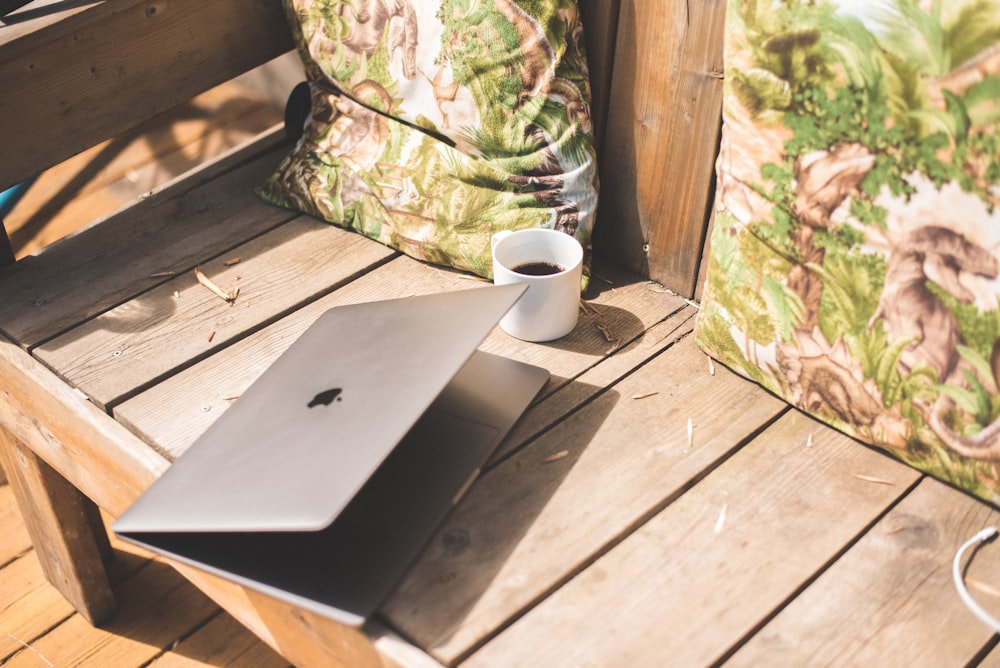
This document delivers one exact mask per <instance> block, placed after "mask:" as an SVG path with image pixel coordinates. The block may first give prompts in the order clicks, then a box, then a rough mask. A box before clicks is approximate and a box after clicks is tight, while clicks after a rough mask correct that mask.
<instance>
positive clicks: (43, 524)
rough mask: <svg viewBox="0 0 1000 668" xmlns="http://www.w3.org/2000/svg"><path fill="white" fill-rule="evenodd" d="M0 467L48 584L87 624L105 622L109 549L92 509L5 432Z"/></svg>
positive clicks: (109, 604) (0, 438) (110, 601)
mask: <svg viewBox="0 0 1000 668" xmlns="http://www.w3.org/2000/svg"><path fill="white" fill-rule="evenodd" d="M0 465H2V466H3V468H4V469H5V470H6V472H7V478H8V481H9V483H10V485H11V490H12V491H13V492H14V497H15V498H16V499H17V505H18V508H19V509H20V511H21V514H22V515H23V516H24V523H25V526H26V527H27V529H28V534H29V535H30V536H31V542H32V544H34V546H35V552H36V554H37V555H38V560H39V561H40V562H41V565H42V570H43V571H44V572H45V576H46V577H47V578H48V580H49V582H51V583H52V585H53V586H54V587H55V588H56V589H58V590H59V592H60V593H62V595H63V596H65V597H66V600H68V601H69V602H70V604H71V605H72V606H73V607H74V608H76V610H77V612H79V613H80V614H81V615H82V616H83V617H84V618H85V619H86V620H87V621H89V622H90V623H91V624H94V625H99V624H101V623H103V622H104V621H107V620H108V619H109V618H110V617H111V615H112V614H113V613H114V611H115V599H114V594H113V593H112V591H111V584H110V582H109V581H108V575H107V572H106V571H105V569H104V558H105V557H107V556H110V552H111V550H110V544H109V543H108V537H107V532H106V531H105V529H104V526H103V524H102V523H101V521H100V513H99V512H98V509H97V506H96V505H95V504H94V503H93V502H92V501H91V500H90V499H88V498H87V497H85V496H84V495H83V494H81V493H80V492H79V490H77V489H76V488H75V487H73V486H72V485H71V484H70V483H69V482H67V481H66V479H65V478H63V477H62V476H61V475H59V474H58V473H56V471H55V470H53V469H52V467H50V466H49V465H48V464H46V463H45V462H44V461H42V460H41V459H39V458H38V456H37V455H35V453H34V452H32V451H31V450H29V449H28V448H26V447H24V446H23V445H22V444H21V443H20V442H18V441H17V439H15V438H14V437H13V436H12V435H11V434H10V433H9V432H7V431H6V430H4V429H0Z"/></svg>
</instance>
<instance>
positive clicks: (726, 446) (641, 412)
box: [383, 337, 785, 665]
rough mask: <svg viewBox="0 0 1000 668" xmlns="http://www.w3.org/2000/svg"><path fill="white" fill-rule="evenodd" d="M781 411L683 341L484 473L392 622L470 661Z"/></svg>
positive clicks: (395, 603)
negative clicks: (710, 366)
mask: <svg viewBox="0 0 1000 668" xmlns="http://www.w3.org/2000/svg"><path fill="white" fill-rule="evenodd" d="M681 382H683V391H678V384H679V383H681ZM651 390H659V391H660V393H659V394H657V395H654V396H651V397H648V398H646V399H642V400H635V399H632V397H633V396H635V395H637V394H642V393H646V392H649V391H651ZM564 391H571V388H567V389H566V390H564ZM541 409H542V406H541V405H539V406H538V407H536V408H533V409H531V410H541ZM784 409H785V407H784V404H782V403H781V402H780V401H778V400H777V399H775V398H774V397H772V396H770V395H767V394H765V393H762V392H760V391H759V389H758V388H756V387H755V386H752V385H750V384H748V383H746V382H745V381H743V380H742V379H740V378H737V377H736V376H735V375H733V374H731V373H729V372H726V371H722V370H720V371H719V372H717V373H716V374H715V375H714V376H712V375H709V373H708V370H707V367H706V365H705V359H704V355H703V354H702V353H701V352H700V351H699V350H698V349H697V348H696V347H695V346H694V343H693V342H692V341H691V340H690V337H689V338H687V339H685V340H684V341H681V342H680V343H678V344H676V345H674V346H672V347H671V348H669V349H668V350H666V351H665V352H663V353H661V354H660V355H658V356H657V357H655V358H654V359H653V360H651V361H649V362H648V363H647V364H645V365H644V366H642V367H641V368H640V369H638V370H637V371H636V372H635V373H634V374H632V375H630V376H627V377H626V378H624V379H623V380H621V381H620V382H618V383H616V384H615V385H613V386H611V387H610V388H608V389H607V390H606V391H604V392H603V393H600V394H599V395H597V396H596V397H595V398H594V399H593V400H592V401H590V402H589V403H588V404H586V405H585V406H584V407H583V408H581V409H579V410H577V411H576V412H575V413H573V414H572V415H571V416H570V417H569V418H568V419H566V420H563V421H562V422H560V423H559V424H557V425H556V426H555V427H554V428H553V429H551V430H549V431H547V432H545V433H544V434H543V435H542V436H541V437H539V438H538V439H536V440H535V441H533V442H531V443H530V444H529V445H528V446H527V447H525V448H523V449H522V450H520V451H519V452H517V453H516V454H515V455H513V456H512V457H509V458H507V459H506V460H504V461H503V462H502V463H501V464H500V465H498V466H497V467H495V468H494V469H492V470H490V471H489V472H488V473H487V474H485V475H483V476H482V477H481V478H480V479H479V480H478V481H477V482H476V483H475V484H474V485H473V486H472V488H471V489H470V490H469V492H468V494H467V495H466V497H465V499H463V501H462V503H461V504H460V505H459V506H458V507H457V508H456V509H455V510H454V511H453V513H452V514H451V515H450V516H449V518H448V519H447V521H446V522H445V524H444V526H443V527H442V528H441V530H440V531H438V532H437V534H436V535H435V537H434V538H433V540H432V541H431V543H430V544H429V545H428V547H427V548H426V549H425V551H424V553H423V555H422V556H421V557H420V559H419V560H418V563H417V564H416V565H415V566H414V568H412V569H411V571H410V572H409V574H408V576H407V578H406V579H405V581H404V582H403V583H402V584H401V585H400V586H399V587H398V588H397V590H396V591H395V592H394V593H393V594H392V595H391V596H390V598H389V600H388V602H387V604H386V605H385V606H384V607H383V611H384V613H385V615H386V617H387V619H388V620H389V621H390V623H391V624H392V625H393V626H395V627H396V628H398V629H400V630H401V632H402V633H403V634H404V635H405V636H407V637H411V638H414V639H415V640H416V641H417V642H418V644H419V645H420V646H422V647H426V648H428V651H430V652H431V654H432V655H434V656H436V657H437V658H438V659H439V660H441V661H443V662H444V663H450V662H452V661H455V660H457V659H460V658H461V657H462V656H464V655H465V654H466V653H468V652H469V651H470V650H472V649H474V648H475V647H476V646H477V645H478V644H479V643H481V642H483V641H484V640H486V639H488V637H489V635H490V634H491V633H492V632H493V631H494V629H497V628H498V627H502V626H504V624H505V623H506V620H510V619H513V618H515V617H516V616H518V615H520V614H522V613H523V612H524V611H525V610H526V609H527V608H528V607H530V606H531V605H532V604H533V603H535V602H537V601H538V600H539V599H541V598H542V597H544V596H545V595H547V594H548V593H550V592H552V591H553V590H555V589H556V588H558V587H559V586H560V585H561V584H562V583H564V582H565V581H567V580H568V579H570V578H572V577H573V575H574V574H575V573H576V572H577V571H578V570H579V569H581V568H583V567H585V566H586V564H587V563H588V562H589V561H590V560H592V559H595V558H596V557H597V556H599V555H600V554H601V553H602V552H603V551H605V550H606V549H607V548H608V546H609V545H610V544H613V543H615V542H616V541H618V540H620V539H621V538H622V537H624V536H625V535H627V534H628V533H629V532H630V531H631V530H632V529H633V528H634V527H635V526H637V525H639V524H641V523H643V522H645V521H646V520H647V519H648V518H649V517H650V516H651V515H653V514H655V513H656V512H658V511H659V510H661V509H662V508H663V506H665V505H666V504H668V503H670V501H671V500H673V499H674V498H676V497H678V496H680V495H681V494H682V493H683V491H684V490H685V489H687V488H688V487H690V486H691V485H692V484H693V483H694V482H695V481H697V480H698V479H699V478H700V477H701V476H703V475H704V474H705V473H707V472H708V471H710V470H711V469H712V468H714V467H715V466H716V465H718V463H719V462H721V461H723V460H725V458H726V457H728V456H729V455H730V454H731V453H732V452H733V451H734V450H736V449H738V448H739V445H740V442H741V441H742V439H743V438H744V437H745V436H746V435H747V434H749V433H752V432H754V431H755V430H756V429H758V428H760V427H761V426H762V425H764V424H766V423H767V422H768V421H770V420H771V419H773V418H774V417H775V416H776V415H778V414H779V413H780V412H781V411H783V410H784ZM689 419H690V420H693V423H694V425H695V428H694V447H689V443H688V435H687V434H688V431H687V424H688V420H689ZM553 456H559V458H558V459H555V460H551V459H549V458H550V457H553ZM609 489H614V490H615V491H614V493H613V494H611V493H607V490H609ZM596 490H601V491H602V493H600V494H598V493H595V491H596ZM682 498H683V497H682ZM594 612H595V611H594V610H593V609H588V611H587V614H594ZM546 642H547V641H546ZM495 665H503V664H495ZM534 665H545V664H544V662H540V663H536V664H534ZM626 665H627V664H626Z"/></svg>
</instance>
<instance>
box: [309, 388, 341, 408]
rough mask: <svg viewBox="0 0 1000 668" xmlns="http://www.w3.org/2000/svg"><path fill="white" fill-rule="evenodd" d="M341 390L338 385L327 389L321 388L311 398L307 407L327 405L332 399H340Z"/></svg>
mask: <svg viewBox="0 0 1000 668" xmlns="http://www.w3.org/2000/svg"><path fill="white" fill-rule="evenodd" d="M342 392H343V390H341V389H340V388H339V387H331V388H330V389H329V390H323V391H322V392H320V393H319V394H317V395H316V396H315V397H313V398H312V401H310V402H309V403H308V404H306V405H307V406H308V407H309V408H314V407H316V406H329V405H330V404H332V403H333V402H334V401H340V400H341V399H342V397H341V396H340V395H341V393H342Z"/></svg>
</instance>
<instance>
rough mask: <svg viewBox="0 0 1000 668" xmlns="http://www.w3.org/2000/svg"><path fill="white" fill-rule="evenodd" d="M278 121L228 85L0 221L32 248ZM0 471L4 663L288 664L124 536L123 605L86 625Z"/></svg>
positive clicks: (42, 182)
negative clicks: (61, 590)
mask: <svg viewBox="0 0 1000 668" xmlns="http://www.w3.org/2000/svg"><path fill="white" fill-rule="evenodd" d="M208 119H211V121H209V120H208ZM280 119H281V112H280V110H278V109H275V108H274V107H273V106H272V105H270V104H268V103H267V102H266V101H265V100H263V99H260V98H258V97H255V96H253V95H252V94H250V93H249V92H248V91H246V90H244V89H242V88H238V87H236V86H235V85H233V84H227V85H225V86H221V87H219V88H217V89H214V90H212V91H209V92H207V93H205V94H204V95H201V96H199V97H198V98H196V99H195V100H194V101H192V103H191V104H189V105H186V106H185V107H183V108H180V109H178V110H176V112H174V113H172V114H169V115H167V116H166V117H164V118H163V119H161V120H159V121H157V122H154V123H151V124H149V125H147V126H145V127H143V128H141V129H139V130H137V131H135V132H134V133H132V134H131V135H129V136H127V137H122V138H120V139H115V140H111V141H108V142H106V143H105V144H104V145H102V146H99V147H96V148H95V149H92V150H90V151H87V152H85V153H83V154H81V155H79V156H76V157H75V158H72V159H70V160H68V161H67V162H65V163H63V164H61V165H58V166H56V167H54V168H52V169H51V170H49V171H47V172H46V173H45V174H43V175H42V176H41V177H39V179H38V180H37V181H36V182H35V183H34V184H33V185H32V187H31V188H30V189H29V190H28V192H27V195H26V196H25V198H24V199H23V200H22V201H21V202H20V203H19V204H18V206H17V207H16V208H15V209H14V211H13V212H12V213H11V215H10V216H9V217H8V219H7V220H6V223H7V227H8V232H9V234H10V236H11V241H12V244H13V246H14V248H15V252H16V253H17V255H18V257H24V256H25V255H29V254H31V253H32V252H34V251H36V250H38V249H40V248H42V247H43V246H45V245H47V244H49V243H51V242H52V241H55V240H56V239H58V238H60V237H62V236H64V235H66V234H69V233H72V232H73V231H75V230H76V229H78V228H80V227H81V226H82V225H84V224H86V223H88V222H90V221H93V220H96V219H98V218H100V217H101V216H103V215H106V214H108V213H111V212H112V211H114V210H116V209H117V208H119V207H120V206H122V205H124V204H125V203H127V202H129V201H131V200H133V199H135V198H136V197H138V196H141V195H142V193H144V192H146V191H148V190H149V189H151V188H153V187H155V186H157V185H160V184H162V183H164V182H166V181H169V180H170V179H171V178H174V177H176V176H177V175H179V174H181V173H183V172H184V171H185V170H187V169H189V168H191V167H193V166H194V165H196V164H198V163H199V162H201V161H203V160H207V159H209V158H211V157H213V156H215V155H218V154H220V153H222V152H224V151H226V150H228V149H230V148H232V147H233V146H236V145H238V144H239V143H241V142H243V141H245V140H246V139H248V138H250V137H252V136H254V135H256V134H258V133H259V132H261V131H263V130H265V129H266V128H269V127H271V126H273V125H274V124H275V123H277V122H279V121H280ZM2 480H3V479H2V475H0V665H3V666H11V667H12V668H13V667H14V666H26V667H32V668H34V667H39V668H52V667H54V666H61V667H65V666H95V667H101V668H106V667H109V666H114V667H115V668H131V667H133V666H151V667H155V668H168V667H180V666H252V667H254V668H256V667H258V666H260V667H269V666H287V665H288V662H287V661H285V660H284V659H282V658H281V657H280V656H278V655H277V654H275V653H274V652H273V651H272V650H271V649H270V648H269V647H268V646H267V645H265V644H264V643H263V642H261V641H260V640H258V639H257V638H256V637H255V636H254V635H253V634H251V633H250V632H249V631H247V630H246V629H244V628H243V627H242V626H241V625H240V624H238V623H237V622H235V621H234V620H233V619H232V617H230V616H229V615H228V614H227V613H225V612H224V611H223V610H221V609H220V608H219V607H218V606H216V605H215V604H214V603H212V601H210V600H209V599H208V598H207V597H205V596H204V595H203V594H202V593H201V592H199V591H198V590H197V589H196V588H195V587H194V586H193V585H191V584H190V583H188V582H187V581H186V580H185V579H184V578H182V577H181V576H180V575H178V574H177V572H176V571H175V570H174V569H173V568H171V567H169V566H166V565H164V564H162V563H160V562H157V561H155V560H150V559H148V557H147V555H143V554H140V553H139V552H138V551H137V550H136V549H134V548H131V547H129V546H126V545H124V544H122V543H120V542H115V543H114V547H115V550H116V554H115V558H114V559H113V562H112V566H111V570H112V572H113V574H114V575H113V577H114V579H115V583H116V591H117V594H118V596H119V606H120V610H119V612H118V614H117V615H116V617H115V618H114V619H113V620H112V622H111V623H110V624H108V625H107V626H106V627H105V628H101V629H95V628H93V627H91V626H90V625H89V624H87V622H86V621H85V620H83V619H82V618H81V617H80V615H79V614H76V613H75V612H74V611H73V609H72V608H71V607H70V606H69V604H68V603H66V601H65V600H64V599H63V598H62V597H61V596H60V595H59V594H58V593H57V592H56V590H55V589H54V588H53V587H52V586H51V585H49V583H48V582H47V581H46V580H45V577H44V576H43V574H42V572H41V568H40V566H39V562H38V559H37V558H36V556H35V553H34V551H33V549H32V547H31V542H30V540H29V538H28V534H27V532H26V530H25V527H24V523H23V522H22V520H21V517H20V515H19V513H18V511H17V507H16V504H15V502H14V498H13V495H12V493H11V489H10V487H9V485H7V484H5V483H3V482H2Z"/></svg>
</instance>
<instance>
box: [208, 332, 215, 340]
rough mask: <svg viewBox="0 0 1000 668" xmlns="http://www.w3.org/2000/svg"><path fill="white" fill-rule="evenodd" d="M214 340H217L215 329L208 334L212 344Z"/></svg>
mask: <svg viewBox="0 0 1000 668" xmlns="http://www.w3.org/2000/svg"><path fill="white" fill-rule="evenodd" d="M214 338H215V330H214V329H213V330H212V331H211V332H209V333H208V342H209V343H211V342H212V339H214Z"/></svg>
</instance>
